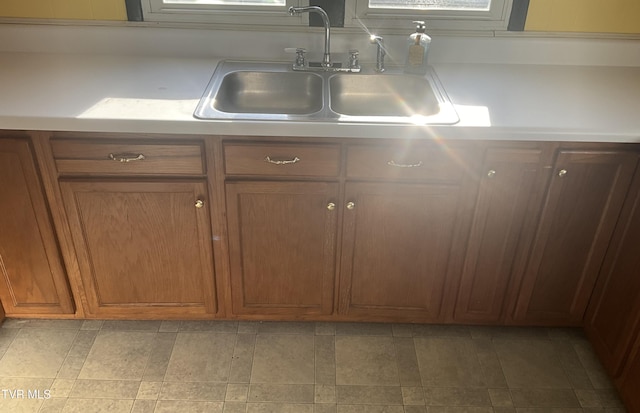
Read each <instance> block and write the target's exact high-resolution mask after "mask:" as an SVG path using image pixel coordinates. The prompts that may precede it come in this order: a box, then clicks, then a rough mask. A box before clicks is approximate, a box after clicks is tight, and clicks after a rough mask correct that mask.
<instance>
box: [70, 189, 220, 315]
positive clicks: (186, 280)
mask: <svg viewBox="0 0 640 413" xmlns="http://www.w3.org/2000/svg"><path fill="white" fill-rule="evenodd" d="M61 187H62V190H63V196H64V198H65V206H66V209H67V213H68V215H69V217H70V223H71V230H72V234H73V238H74V244H75V246H76V251H77V253H78V258H79V262H80V265H81V272H82V279H83V282H84V283H85V289H87V290H88V291H87V296H88V300H89V306H90V307H91V308H90V309H89V310H90V313H92V314H95V315H120V314H121V315H139V316H145V310H144V309H145V307H146V308H147V312H146V315H147V316H157V317H161V316H163V315H182V314H184V315H188V314H194V315H197V314H204V313H214V312H215V310H216V305H215V302H216V300H215V289H214V277H213V262H212V253H211V249H212V247H211V235H210V234H211V233H210V227H209V218H208V212H207V209H206V208H196V207H195V206H194V205H195V202H196V200H197V199H200V200H203V201H205V202H206V201H207V198H206V186H205V184H204V183H203V182H146V183H142V182H78V181H69V182H62V183H61ZM149 308H152V310H149Z"/></svg>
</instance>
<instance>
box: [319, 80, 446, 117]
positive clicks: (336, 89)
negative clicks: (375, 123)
mask: <svg viewBox="0 0 640 413" xmlns="http://www.w3.org/2000/svg"><path fill="white" fill-rule="evenodd" d="M329 93H330V97H331V100H330V102H331V103H330V104H331V109H332V110H333V111H334V112H336V113H339V114H341V115H349V116H414V115H420V116H433V115H435V114H437V113H438V112H439V111H440V108H439V106H438V99H437V98H436V95H435V93H434V91H433V89H432V88H431V85H430V84H429V82H428V81H427V80H426V79H424V78H422V77H416V76H406V75H391V74H386V75H375V74H374V75H359V76H350V75H338V76H333V77H332V78H331V79H330V80H329Z"/></svg>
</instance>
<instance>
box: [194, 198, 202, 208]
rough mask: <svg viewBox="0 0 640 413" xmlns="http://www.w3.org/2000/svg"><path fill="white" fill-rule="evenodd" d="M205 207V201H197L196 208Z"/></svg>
mask: <svg viewBox="0 0 640 413" xmlns="http://www.w3.org/2000/svg"><path fill="white" fill-rule="evenodd" d="M203 206H204V201H203V200H202V199H198V200H196V203H195V207H196V208H202V207H203Z"/></svg>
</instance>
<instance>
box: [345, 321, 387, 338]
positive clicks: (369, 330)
mask: <svg viewBox="0 0 640 413" xmlns="http://www.w3.org/2000/svg"><path fill="white" fill-rule="evenodd" d="M336 335H338V336H391V335H393V331H392V329H391V324H383V323H336Z"/></svg>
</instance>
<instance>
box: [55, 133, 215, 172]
mask: <svg viewBox="0 0 640 413" xmlns="http://www.w3.org/2000/svg"><path fill="white" fill-rule="evenodd" d="M51 146H52V149H53V157H54V159H55V162H56V167H57V169H58V172H59V173H60V174H63V175H64V174H86V175H92V174H93V175H99V174H107V175H112V174H115V175H131V174H134V175H141V174H143V175H203V174H204V173H205V164H204V160H203V149H202V145H201V144H199V143H176V144H173V143H158V144H156V143H148V144H146V143H145V144H137V143H135V144H131V143H122V142H112V141H109V142H106V141H95V140H86V141H85V140H66V139H57V140H53V141H51Z"/></svg>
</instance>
